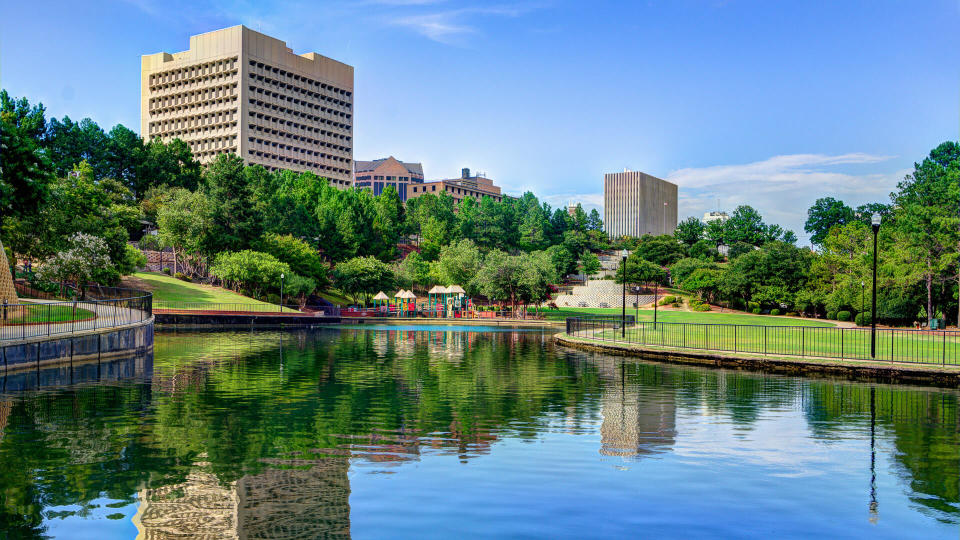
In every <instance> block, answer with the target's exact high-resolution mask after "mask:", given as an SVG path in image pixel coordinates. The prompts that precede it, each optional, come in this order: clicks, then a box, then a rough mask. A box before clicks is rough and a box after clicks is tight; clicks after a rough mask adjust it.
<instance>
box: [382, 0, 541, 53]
mask: <svg viewBox="0 0 960 540" xmlns="http://www.w3.org/2000/svg"><path fill="white" fill-rule="evenodd" d="M389 1H390V0H388V2H389ZM400 1H401V2H403V0H400ZM413 3H415V0H414V1H413V2H410V4H413ZM531 9H532V8H530V7H527V6H521V5H496V6H483V7H468V8H462V9H454V10H447V11H440V12H436V13H426V14H420V15H405V16H401V17H397V18H394V19H391V20H390V21H389V24H392V25H395V26H404V27H408V28H410V29H412V30H414V31H415V32H417V33H418V34H420V35H422V36H424V37H426V38H429V39H432V40H433V41H437V42H439V43H445V44H448V45H450V44H454V43H456V42H457V39H458V38H461V37H463V36H465V35H469V34H475V33H477V32H478V30H477V29H476V27H475V24H476V22H475V19H476V18H477V17H483V16H497V17H519V16H520V15H523V14H524V13H527V12H528V11H530V10H531Z"/></svg>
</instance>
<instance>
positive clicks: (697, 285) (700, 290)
mask: <svg viewBox="0 0 960 540" xmlns="http://www.w3.org/2000/svg"><path fill="white" fill-rule="evenodd" d="M722 283H723V271H722V270H720V269H719V268H706V267H703V268H697V269H696V270H694V271H693V272H691V273H690V274H689V275H687V276H686V278H684V280H683V282H682V284H683V285H682V286H683V289H684V290H685V291H690V292H692V293H696V295H697V297H698V298H700V300H703V301H705V302H716V299H717V295H718V293H719V292H720V287H721V285H722Z"/></svg>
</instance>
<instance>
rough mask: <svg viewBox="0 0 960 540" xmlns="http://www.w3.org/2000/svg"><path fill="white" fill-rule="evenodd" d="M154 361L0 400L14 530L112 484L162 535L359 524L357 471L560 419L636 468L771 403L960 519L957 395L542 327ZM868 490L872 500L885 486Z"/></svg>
mask: <svg viewBox="0 0 960 540" xmlns="http://www.w3.org/2000/svg"><path fill="white" fill-rule="evenodd" d="M138 365H141V366H143V365H145V364H143V363H142V362H141V363H140V364H138ZM147 365H149V364H147ZM150 367H151V369H152V371H149V370H148V372H144V370H142V369H141V370H140V371H139V372H136V370H133V371H130V373H133V375H131V378H130V379H128V380H120V381H114V382H111V383H100V384H96V383H89V384H80V385H74V386H69V387H64V388H55V389H45V390H40V391H31V392H21V393H7V394H4V395H2V396H0V512H2V515H0V520H2V523H3V524H4V528H5V529H6V530H7V531H8V532H9V531H12V532H15V533H20V535H21V536H28V537H29V536H42V535H43V534H44V527H45V520H46V521H48V520H54V519H64V518H71V517H76V516H82V515H91V512H98V511H100V510H101V509H98V508H96V505H95V503H94V501H96V500H100V499H104V498H106V499H111V500H113V501H116V506H118V507H122V506H130V505H134V506H135V508H136V510H135V515H134V516H133V517H134V523H135V524H136V525H137V526H138V527H139V528H140V529H141V532H144V533H151V534H153V535H155V536H158V537H163V536H164V535H173V534H194V535H199V534H218V535H227V536H233V535H237V536H246V537H249V538H267V537H270V538H275V537H282V536H284V535H286V536H288V537H302V536H319V535H328V536H349V534H350V504H349V497H350V493H351V488H350V481H349V479H348V471H350V470H351V468H357V469H358V470H364V471H380V472H383V471H390V470H395V469H396V468H397V467H402V465H403V464H404V463H408V462H411V461H418V460H422V459H426V458H427V457H429V456H431V455H453V456H456V457H457V459H459V460H460V461H462V462H464V463H469V462H470V461H471V460H475V459H484V458H483V456H485V455H487V454H489V453H491V452H493V451H494V447H495V446H496V445H497V444H498V443H499V441H503V440H507V439H519V440H524V441H530V440H538V439H541V438H543V437H544V436H545V434H547V433H551V432H561V433H572V434H582V433H597V434H598V435H599V447H598V448H597V451H598V452H599V453H600V454H601V456H603V457H602V458H601V459H608V460H609V459H613V460H617V459H619V460H624V461H625V462H630V461H636V460H642V459H645V458H655V457H656V456H658V455H664V454H668V453H671V452H673V451H674V447H675V445H676V444H677V442H678V441H679V440H680V439H682V438H683V436H684V433H683V425H684V424H683V422H681V421H679V420H678V418H679V417H681V416H684V415H687V416H690V415H699V416H712V417H717V418H723V419H724V420H725V421H728V422H729V423H730V424H731V425H733V426H734V428H735V429H737V430H740V431H749V430H751V429H753V428H754V426H755V425H756V424H757V422H758V419H760V418H761V417H762V416H763V415H764V414H765V413H767V412H769V411H779V410H799V411H802V413H803V416H804V418H806V423H807V426H808V431H809V437H811V438H813V439H815V440H817V441H819V442H822V443H824V444H827V445H829V444H832V443H833V442H834V441H836V440H838V439H840V438H842V437H843V436H844V434H846V433H850V432H851V430H853V431H857V430H864V432H866V430H869V431H870V433H871V434H872V435H874V436H875V437H878V438H882V439H884V440H892V441H893V446H894V447H895V450H896V451H895V452H891V454H892V458H893V459H894V460H895V462H896V463H897V467H898V469H897V471H898V474H899V475H900V477H901V478H902V486H903V488H902V489H904V490H905V491H906V492H907V493H908V494H909V497H910V499H911V500H912V501H913V502H914V503H915V504H916V505H917V507H918V508H919V509H921V510H922V511H924V512H928V513H929V514H930V515H931V516H932V517H933V518H934V519H938V520H945V521H950V522H957V521H958V517H960V510H958V500H960V494H958V477H960V470H958V466H960V437H958V432H957V394H956V393H955V392H949V391H940V390H932V389H918V388H903V387H893V386H872V385H863V384H855V383H848V382H836V381H827V380H810V379H796V378H786V377H772V376H764V375H762V374H756V373H746V372H733V371H722V370H710V369H698V368H687V367H677V366H666V365H658V364H649V363H643V362H635V361H633V360H629V359H622V358H613V357H607V356H603V355H595V354H586V353H581V352H576V351H570V350H567V349H562V348H558V347H555V346H554V345H553V344H552V343H551V342H550V341H549V336H543V335H541V334H540V333H539V332H533V333H526V332H484V331H465V332H461V331H408V330H390V329H372V330H371V329H332V330H322V331H296V332H286V333H277V332H253V333H250V332H209V333H195V332H191V333H176V334H164V333H161V334H158V336H157V341H156V345H155V351H154V361H153V363H152V365H151V366H150ZM870 440H871V441H873V437H871V438H870ZM785 450H788V449H785ZM871 450H872V452H871V459H872V458H873V456H874V455H875V451H876V449H875V448H873V446H871ZM873 465H874V463H873V462H872V461H871V462H870V465H869V466H873ZM871 471H872V469H871ZM866 497H867V499H868V500H869V501H870V503H869V504H870V508H871V512H872V513H874V514H876V513H877V512H879V510H878V509H879V508H882V504H881V505H879V506H878V505H877V504H876V501H877V500H878V499H879V500H880V501H881V502H882V499H883V493H882V492H879V493H878V492H877V488H876V485H875V483H874V482H873V481H871V485H870V486H869V491H868V492H867V494H866ZM59 507H65V508H67V510H56V511H55V510H54V509H55V508H59ZM881 514H882V512H881Z"/></svg>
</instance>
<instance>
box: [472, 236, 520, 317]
mask: <svg viewBox="0 0 960 540" xmlns="http://www.w3.org/2000/svg"><path fill="white" fill-rule="evenodd" d="M523 266H524V265H523V264H522V261H521V259H520V257H512V256H510V255H507V254H506V253H504V252H503V251H500V250H499V249H494V250H492V251H490V252H489V253H487V256H486V257H484V259H483V266H481V267H480V271H479V272H477V274H476V276H474V278H473V281H472V283H473V287H474V288H475V289H476V290H478V291H479V292H480V294H482V295H483V296H486V297H487V298H489V299H491V300H495V301H500V302H504V301H508V300H509V302H510V306H511V308H513V310H514V311H516V305H517V300H518V298H520V296H521V288H522V287H523V286H524V278H523V273H524V268H523Z"/></svg>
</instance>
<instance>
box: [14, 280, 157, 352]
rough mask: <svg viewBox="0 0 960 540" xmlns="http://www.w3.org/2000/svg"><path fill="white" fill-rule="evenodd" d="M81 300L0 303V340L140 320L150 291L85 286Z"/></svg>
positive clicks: (147, 312)
mask: <svg viewBox="0 0 960 540" xmlns="http://www.w3.org/2000/svg"><path fill="white" fill-rule="evenodd" d="M84 298H85V299H84V300H71V301H43V302H39V301H38V302H35V303H20V304H0V340H15V339H27V338H33V337H39V336H52V335H60V334H72V333H77V332H86V331H89V330H99V329H102V328H110V327H117V326H124V325H128V324H133V323H139V322H143V321H145V320H147V319H149V318H150V317H152V316H153V295H152V294H151V293H148V292H145V291H139V290H136V289H125V288H120V287H99V286H97V287H93V288H88V290H87V291H86V294H85V296H84Z"/></svg>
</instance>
